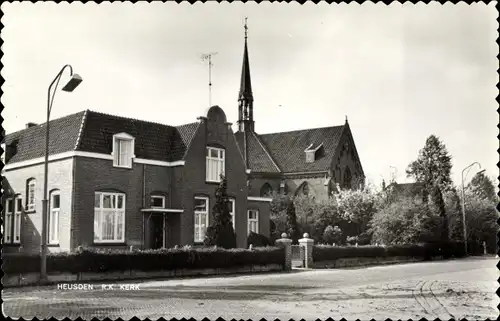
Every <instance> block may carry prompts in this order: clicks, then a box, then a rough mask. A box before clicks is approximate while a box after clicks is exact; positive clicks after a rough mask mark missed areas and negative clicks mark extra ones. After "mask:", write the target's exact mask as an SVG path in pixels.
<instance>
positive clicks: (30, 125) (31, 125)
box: [26, 123, 38, 129]
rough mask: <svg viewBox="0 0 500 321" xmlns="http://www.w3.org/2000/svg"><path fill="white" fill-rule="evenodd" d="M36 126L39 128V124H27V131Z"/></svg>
mask: <svg viewBox="0 0 500 321" xmlns="http://www.w3.org/2000/svg"><path fill="white" fill-rule="evenodd" d="M35 126H38V124H37V123H27V124H26V129H28V128H31V127H35Z"/></svg>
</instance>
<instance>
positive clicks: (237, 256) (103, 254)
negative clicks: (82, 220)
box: [2, 247, 285, 274]
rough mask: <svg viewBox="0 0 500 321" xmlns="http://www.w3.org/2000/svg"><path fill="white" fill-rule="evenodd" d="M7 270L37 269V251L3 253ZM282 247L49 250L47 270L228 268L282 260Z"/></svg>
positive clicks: (279, 262)
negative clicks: (34, 252) (30, 252)
mask: <svg viewBox="0 0 500 321" xmlns="http://www.w3.org/2000/svg"><path fill="white" fill-rule="evenodd" d="M3 261H4V263H3V266H2V268H3V271H4V273H6V274H9V273H11V274H13V273H29V272H35V273H37V272H40V255H38V254H15V255H9V254H7V255H5V254H4V255H3ZM284 261H285V254H284V252H283V249H282V248H277V247H263V248H254V249H253V250H252V251H250V250H246V249H229V250H225V249H221V248H214V247H211V248H199V249H188V248H179V249H161V250H145V251H133V252H130V251H127V250H110V249H83V250H82V251H79V252H74V253H57V254H54V253H50V254H49V255H48V256H47V272H49V273H54V272H70V273H79V272H113V271H128V270H138V271H161V270H178V269H203V268H231V267H240V266H245V265H265V264H284Z"/></svg>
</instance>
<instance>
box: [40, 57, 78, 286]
mask: <svg viewBox="0 0 500 321" xmlns="http://www.w3.org/2000/svg"><path fill="white" fill-rule="evenodd" d="M66 68H69V74H70V76H71V79H70V80H69V81H68V83H67V84H66V85H65V86H64V87H63V88H62V90H63V91H66V92H72V91H73V90H74V89H75V88H76V87H77V86H78V85H79V84H80V83H81V82H82V77H80V76H79V75H78V74H73V67H71V65H65V66H64V67H62V69H61V71H59V73H58V74H57V76H56V77H55V78H54V80H53V81H52V83H51V84H50V86H49V89H48V94H47V123H46V124H45V126H46V131H45V162H44V177H43V200H42V240H41V253H40V257H41V262H40V281H42V282H43V281H45V280H46V279H47V228H48V226H47V212H48V203H49V202H48V200H47V197H48V195H47V193H48V172H49V134H50V131H49V120H50V111H51V110H52V104H53V103H54V96H55V94H56V91H57V86H58V85H59V81H60V80H61V76H62V74H63V72H64V70H66ZM54 84H55V88H54V90H53V91H52V93H51V89H52V86H54Z"/></svg>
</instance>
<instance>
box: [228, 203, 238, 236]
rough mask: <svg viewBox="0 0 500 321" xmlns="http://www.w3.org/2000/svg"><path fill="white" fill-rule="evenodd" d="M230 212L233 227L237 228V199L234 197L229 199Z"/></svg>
mask: <svg viewBox="0 0 500 321" xmlns="http://www.w3.org/2000/svg"><path fill="white" fill-rule="evenodd" d="M228 203H229V214H230V215H231V222H233V229H235V228H236V216H235V214H236V200H235V199H234V198H230V199H229V202H228Z"/></svg>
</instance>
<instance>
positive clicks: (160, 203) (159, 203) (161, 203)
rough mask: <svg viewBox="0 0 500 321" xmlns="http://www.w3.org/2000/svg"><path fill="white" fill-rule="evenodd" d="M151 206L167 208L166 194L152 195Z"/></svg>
mask: <svg viewBox="0 0 500 321" xmlns="http://www.w3.org/2000/svg"><path fill="white" fill-rule="evenodd" d="M151 208H165V196H162V195H151Z"/></svg>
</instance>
